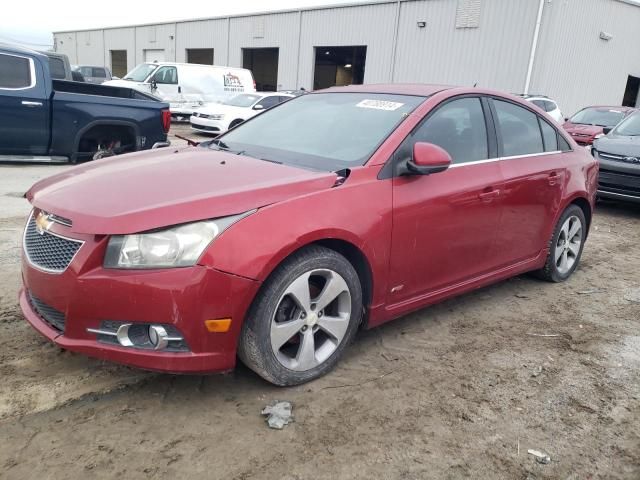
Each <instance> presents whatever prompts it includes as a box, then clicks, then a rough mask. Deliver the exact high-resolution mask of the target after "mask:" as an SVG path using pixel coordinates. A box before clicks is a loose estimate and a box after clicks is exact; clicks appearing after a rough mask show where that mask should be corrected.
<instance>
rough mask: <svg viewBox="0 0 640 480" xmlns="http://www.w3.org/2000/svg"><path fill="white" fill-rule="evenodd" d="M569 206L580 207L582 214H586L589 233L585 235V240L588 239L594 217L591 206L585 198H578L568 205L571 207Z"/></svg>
mask: <svg viewBox="0 0 640 480" xmlns="http://www.w3.org/2000/svg"><path fill="white" fill-rule="evenodd" d="M569 205H577V206H578V207H580V210H582V213H584V218H585V220H586V221H587V233H586V234H585V238H587V236H588V235H589V230H591V219H592V217H593V211H592V209H591V204H590V203H589V201H588V200H587V199H586V198H584V197H576V198H574V199H573V200H572V201H571V202H570V203H569V204H568V205H567V207H569ZM565 210H566V208H565Z"/></svg>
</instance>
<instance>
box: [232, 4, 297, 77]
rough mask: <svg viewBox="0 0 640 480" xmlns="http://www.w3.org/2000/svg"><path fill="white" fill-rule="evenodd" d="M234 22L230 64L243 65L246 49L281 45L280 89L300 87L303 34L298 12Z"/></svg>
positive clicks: (279, 65) (279, 51) (252, 17)
mask: <svg viewBox="0 0 640 480" xmlns="http://www.w3.org/2000/svg"><path fill="white" fill-rule="evenodd" d="M230 25H231V34H230V35H229V62H228V64H227V65H229V66H231V67H242V49H243V48H269V47H277V48H278V49H279V50H278V89H280V90H282V89H289V88H296V65H297V62H298V37H299V33H298V28H299V14H298V13H297V12H291V13H277V14H270V15H253V16H250V17H237V18H231V22H230ZM256 37H259V38H256Z"/></svg>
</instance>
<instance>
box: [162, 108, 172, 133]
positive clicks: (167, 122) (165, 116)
mask: <svg viewBox="0 0 640 480" xmlns="http://www.w3.org/2000/svg"><path fill="white" fill-rule="evenodd" d="M170 128H171V112H170V111H169V110H162V129H163V130H164V133H169V129H170Z"/></svg>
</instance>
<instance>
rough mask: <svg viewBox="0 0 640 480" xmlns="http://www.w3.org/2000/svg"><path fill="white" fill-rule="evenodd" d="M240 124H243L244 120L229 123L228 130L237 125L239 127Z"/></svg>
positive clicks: (238, 119)
mask: <svg viewBox="0 0 640 480" xmlns="http://www.w3.org/2000/svg"><path fill="white" fill-rule="evenodd" d="M242 122H244V120H242V119H241V118H236V119H235V120H234V121H233V122H231V123H230V124H229V130H231V129H232V128H234V127H237V126H238V125H240V124H241V123H242Z"/></svg>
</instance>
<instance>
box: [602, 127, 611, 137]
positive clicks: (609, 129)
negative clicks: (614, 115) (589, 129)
mask: <svg viewBox="0 0 640 480" xmlns="http://www.w3.org/2000/svg"><path fill="white" fill-rule="evenodd" d="M611 130H613V127H604V128H603V129H602V133H604V134H605V135H609V132H611Z"/></svg>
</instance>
